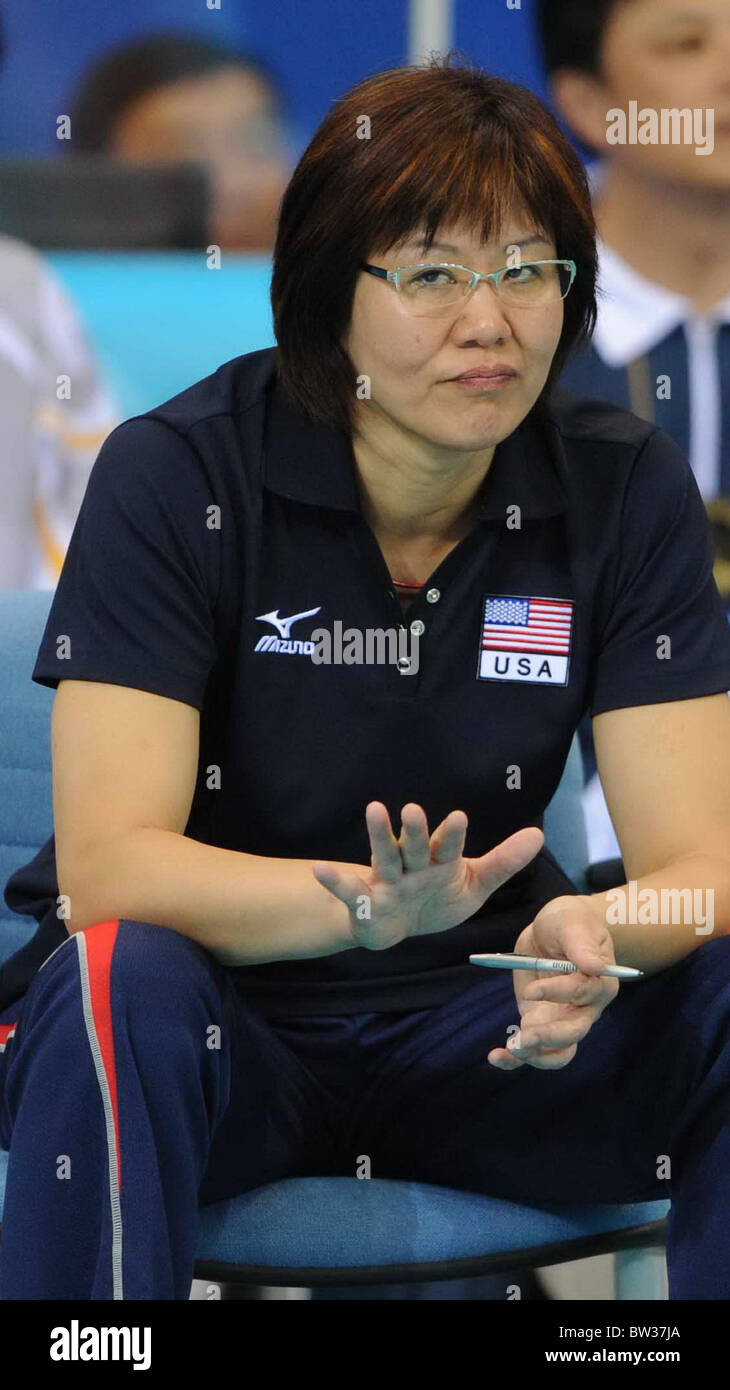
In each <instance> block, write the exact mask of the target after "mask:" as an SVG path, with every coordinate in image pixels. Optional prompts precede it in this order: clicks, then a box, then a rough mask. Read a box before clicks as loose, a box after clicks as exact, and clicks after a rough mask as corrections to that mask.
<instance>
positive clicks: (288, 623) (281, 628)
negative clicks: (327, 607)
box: [256, 604, 322, 642]
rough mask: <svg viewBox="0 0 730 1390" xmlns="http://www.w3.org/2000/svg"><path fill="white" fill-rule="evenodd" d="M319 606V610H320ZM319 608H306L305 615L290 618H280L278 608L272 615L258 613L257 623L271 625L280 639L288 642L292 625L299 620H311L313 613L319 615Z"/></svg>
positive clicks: (294, 614)
mask: <svg viewBox="0 0 730 1390" xmlns="http://www.w3.org/2000/svg"><path fill="white" fill-rule="evenodd" d="M321 606H322V605H321V604H320V606H319V608H321ZM319 608H308V609H307V611H306V613H292V615H291V617H290V618H280V617H279V610H278V608H277V609H275V610H274V612H273V613H258V614H257V615H256V622H257V623H271V624H272V626H273V627H275V628H276V630H277V632H278V633H279V636H280V637H283V638H284V640H285V641H287V642H288V640H289V637H290V635H291V630H292V625H293V624H294V623H298V622H299V619H300V618H313V617H314V615H315V613H319Z"/></svg>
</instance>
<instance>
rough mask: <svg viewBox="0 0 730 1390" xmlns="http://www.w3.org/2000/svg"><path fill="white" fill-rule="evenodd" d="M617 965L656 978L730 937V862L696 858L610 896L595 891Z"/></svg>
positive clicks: (675, 863)
mask: <svg viewBox="0 0 730 1390" xmlns="http://www.w3.org/2000/svg"><path fill="white" fill-rule="evenodd" d="M590 897H591V898H592V900H593V902H595V903H596V905H597V907H598V908H599V911H600V914H601V916H602V918H603V920H604V921H605V923H606V925H607V927H608V929H609V931H610V932H611V935H612V937H613V944H614V951H615V955H616V962H617V964H618V965H633V966H635V967H636V968H637V969H638V970H643V971H645V973H646V974H647V975H652V974H654V973H655V972H656V971H658V970H666V969H667V967H668V966H670V965H674V964H675V962H676V961H679V960H683V959H684V957H685V956H688V955H689V954H690V952H691V951H694V950H695V949H696V948H697V946H701V945H702V943H703V941H714V940H715V938H716V937H718V936H727V935H728V934H729V933H730V862H728V860H725V859H721V858H719V857H718V856H717V855H709V854H707V855H704V854H691V855H687V856H686V857H685V858H682V859H675V860H673V861H672V862H671V863H670V864H667V865H666V866H665V867H664V868H663V869H658V870H657V871H656V872H655V873H652V874H645V875H644V876H643V878H638V879H634V880H633V881H629V882H628V883H623V884H621V886H620V887H619V888H612V889H610V890H609V891H608V892H606V893H591V894H590Z"/></svg>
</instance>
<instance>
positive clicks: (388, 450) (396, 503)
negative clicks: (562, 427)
mask: <svg viewBox="0 0 730 1390" xmlns="http://www.w3.org/2000/svg"><path fill="white" fill-rule="evenodd" d="M494 449H495V446H491V447H489V448H487V449H482V450H478V451H476V452H474V453H471V454H468V453H464V454H462V455H460V456H455V455H454V454H453V452H452V451H449V452H447V451H446V450H444V451H443V453H442V455H441V456H440V457H439V456H438V455H437V453H435V452H434V453H431V454H429V453H423V454H421V455H420V456H419V452H418V450H417V449H416V448H414V447H413V446H411V445H409V444H405V445H404V446H403V447H399V445H398V442H397V441H391V442H390V444H389V445H387V441H386V440H385V439H384V437H383V435H382V433H381V434H380V435H379V437H378V435H377V434H376V432H375V431H373V432H372V433H371V434H369V435H368V437H367V438H366V437H365V436H364V435H363V434H362V433H356V434H355V436H354V438H353V443H352V450H353V455H354V458H355V466H356V473H357V479H358V488H359V492H360V500H361V505H362V510H363V515H364V517H365V520H366V521H367V522H368V525H369V526H370V527H371V528H372V530H373V531H374V532H375V534H376V536H378V538H381V537H382V538H386V539H389V540H390V541H392V542H394V543H399V542H402V543H403V545H407V544H408V543H409V542H416V543H420V544H422V545H424V546H425V547H426V548H427V547H428V545H429V544H430V543H431V544H433V546H434V547H438V546H439V545H440V544H442V543H443V542H449V541H451V542H455V541H457V540H458V539H460V537H461V535H463V534H464V533H465V528H466V529H468V528H469V526H470V525H471V523H472V521H473V519H474V515H475V512H476V510H477V500H476V499H477V496H478V494H479V491H480V488H481V485H482V482H483V480H484V477H485V475H486V473H487V470H488V469H489V467H490V465H491V462H492V459H493V457H494Z"/></svg>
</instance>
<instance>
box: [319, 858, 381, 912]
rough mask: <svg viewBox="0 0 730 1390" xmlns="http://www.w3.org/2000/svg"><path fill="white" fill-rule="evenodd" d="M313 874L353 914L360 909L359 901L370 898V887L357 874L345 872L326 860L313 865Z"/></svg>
mask: <svg viewBox="0 0 730 1390" xmlns="http://www.w3.org/2000/svg"><path fill="white" fill-rule="evenodd" d="M312 873H313V874H314V877H315V878H316V880H317V882H318V883H321V884H322V887H323V888H327V889H329V892H330V893H332V895H333V896H334V897H335V898H339V900H340V902H341V903H344V904H345V906H346V907H348V908H349V909H350V911H351V912H354V911H355V908H356V907H358V905H359V904H358V899H359V898H362V896H363V895H365V896H366V897H367V896H369V889H368V885H367V884H366V883H364V882H363V880H362V879H361V878H359V877H358V875H357V874H353V873H350V872H345V871H343V870H342V869H340V868H338V867H337V865H336V864H330V863H327V862H326V861H324V860H315V862H314V863H313V864H312Z"/></svg>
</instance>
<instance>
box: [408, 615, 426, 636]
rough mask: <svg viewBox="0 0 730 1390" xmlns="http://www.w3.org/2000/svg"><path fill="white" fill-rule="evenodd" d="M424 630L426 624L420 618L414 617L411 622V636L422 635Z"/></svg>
mask: <svg viewBox="0 0 730 1390" xmlns="http://www.w3.org/2000/svg"><path fill="white" fill-rule="evenodd" d="M425 631H426V624H425V623H424V622H422V621H421V619H420V618H414V620H413V622H412V623H411V632H412V633H413V636H414V637H423V634H424V632H425Z"/></svg>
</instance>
